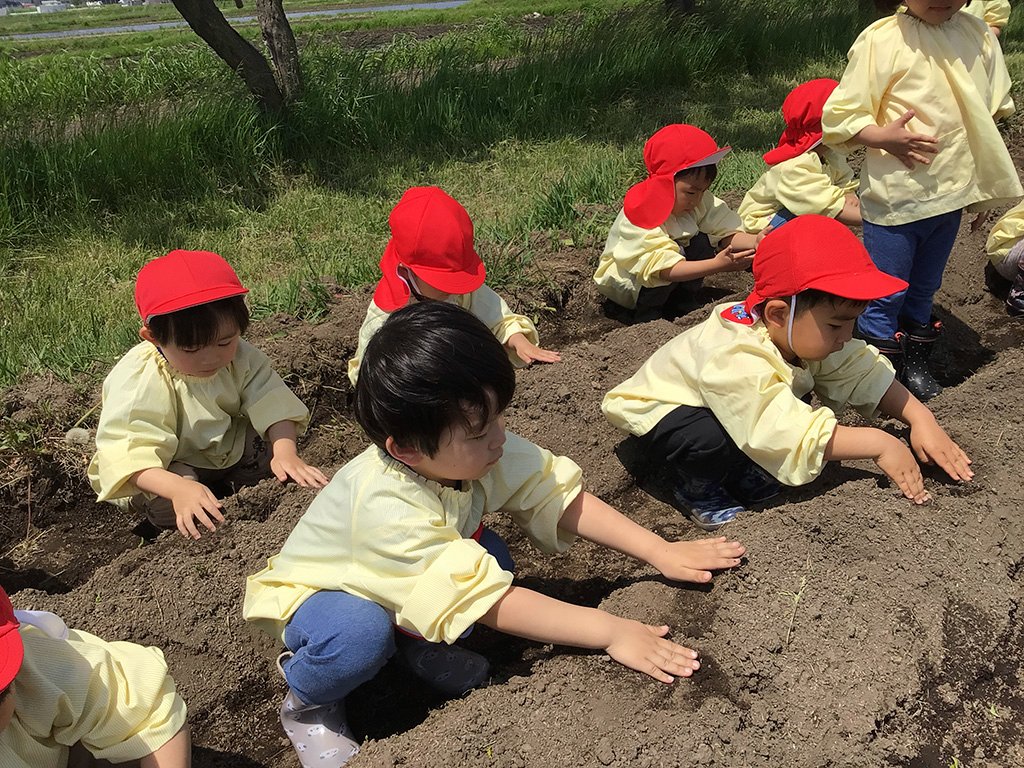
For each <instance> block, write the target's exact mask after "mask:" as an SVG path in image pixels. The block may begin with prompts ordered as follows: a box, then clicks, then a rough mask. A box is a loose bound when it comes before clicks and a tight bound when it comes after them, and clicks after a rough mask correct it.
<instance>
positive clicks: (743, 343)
mask: <svg viewBox="0 0 1024 768" xmlns="http://www.w3.org/2000/svg"><path fill="white" fill-rule="evenodd" d="M904 288H906V283H905V282H904V281H903V280H900V279H899V278H895V277H891V276H889V275H886V274H884V273H882V272H880V271H879V270H878V269H877V268H875V266H874V265H873V264H872V263H871V259H870V258H869V257H868V254H867V251H865V249H864V246H863V245H861V243H860V241H859V240H857V238H856V237H855V236H854V235H853V233H852V232H851V231H850V230H849V229H847V228H846V227H845V226H843V225H842V224H840V223H839V222H838V221H836V220H835V219H830V218H826V217H824V216H815V215H807V216H798V217H797V218H795V219H793V220H792V221H790V222H789V223H787V224H786V225H785V226H784V227H782V228H781V229H779V230H778V231H774V232H772V233H770V234H769V235H768V236H767V237H765V238H764V240H763V241H762V243H761V246H760V248H759V249H758V256H757V259H756V260H755V262H754V290H753V291H752V292H751V293H750V295H749V296H748V297H747V300H746V301H745V302H743V303H741V304H723V305H720V306H718V307H716V308H715V309H714V311H713V312H712V313H711V316H710V317H709V318H708V319H707V320H706V321H704V322H703V323H702V324H701V325H699V326H697V327H695V328H691V329H690V330H688V331H685V332H683V333H681V334H680V335H679V336H677V337H676V338H675V339H673V340H672V341H670V342H668V343H667V344H665V345H664V346H663V347H662V348H661V349H659V350H658V351H657V352H655V353H654V354H653V355H652V356H651V357H650V359H649V360H648V361H647V362H646V363H644V365H643V367H642V368H641V369H640V370H639V371H638V372H637V373H636V374H635V375H634V376H633V377H632V378H630V379H628V380H627V381H625V382H624V383H622V384H620V385H619V386H618V387H616V388H615V389H613V390H612V391H611V392H609V393H608V394H607V395H606V396H605V398H604V402H603V403H602V405H601V408H602V410H603V411H604V413H605V415H606V416H607V417H608V418H609V420H610V421H611V422H612V423H613V424H615V425H616V426H617V427H619V428H621V429H624V430H626V431H628V432H630V433H632V434H634V435H636V436H638V437H640V438H641V440H642V442H643V443H644V444H645V447H646V448H647V450H648V453H649V456H650V458H651V461H652V462H653V463H655V464H657V465H661V466H664V467H665V468H666V469H667V470H668V471H669V473H670V475H671V476H672V480H673V483H674V493H675V496H676V500H677V501H678V502H679V503H680V505H681V506H684V507H686V508H687V509H688V510H689V515H690V517H691V519H692V520H693V521H694V523H695V524H696V525H697V526H698V527H700V528H703V529H705V530H714V529H716V528H719V527H720V526H722V525H724V524H725V523H728V522H730V521H731V520H733V519H734V518H735V517H736V515H737V513H739V512H741V511H743V508H744V505H747V504H756V503H759V502H762V501H766V500H767V499H769V498H771V497H772V496H774V495H776V494H777V493H779V491H780V490H781V489H780V486H779V483H784V484H786V485H793V486H796V485H804V484H805V483H809V482H811V481H812V480H813V479H814V478H815V477H817V476H818V474H819V473H820V472H821V470H822V468H823V467H824V465H825V462H827V461H835V460H841V459H873V460H874V461H875V463H876V464H877V465H878V466H879V468H881V469H882V471H884V472H885V473H886V474H887V475H888V476H889V477H890V478H891V479H892V480H893V482H895V483H896V485H897V486H899V489H900V490H901V491H902V492H903V494H904V495H905V496H906V497H907V498H908V499H912V500H913V501H914V502H916V503H918V504H923V503H924V502H926V501H928V500H929V499H930V495H929V494H928V492H927V491H926V490H925V488H924V481H923V478H922V476H921V469H920V467H919V466H918V464H917V461H916V460H915V458H914V457H915V454H916V456H917V458H918V459H920V460H921V461H923V462H925V463H932V462H934V463H936V464H938V465H939V466H940V467H942V469H944V470H945V471H946V472H947V473H948V474H949V476H950V477H951V478H953V479H954V480H970V479H971V478H972V477H973V476H974V473H973V472H972V471H971V469H970V466H969V465H970V463H971V461H970V459H968V458H967V456H966V455H965V454H964V452H963V451H962V450H961V449H960V447H959V446H958V445H957V444H956V443H954V442H953V441H952V440H951V439H950V438H949V436H948V435H947V434H946V433H945V432H944V431H943V430H942V428H941V427H940V426H939V425H938V423H937V422H936V421H935V417H934V416H933V415H932V413H931V411H929V410H928V408H927V407H925V406H924V405H922V403H921V402H920V401H919V400H917V399H916V398H915V397H914V396H913V395H911V394H910V392H908V391H907V389H906V388H905V387H904V386H903V385H902V384H900V383H899V382H897V381H895V374H894V371H893V368H892V365H890V363H889V362H888V360H886V359H885V358H884V357H882V356H881V355H880V354H879V352H878V350H877V349H875V348H874V347H871V346H868V345H867V344H866V343H865V342H863V341H861V340H860V339H852V334H853V327H854V324H855V323H856V321H857V318H858V317H859V316H860V313H861V312H863V311H864V308H865V307H866V306H867V303H868V302H869V301H871V300H874V299H877V298H879V297H883V296H888V295H889V294H891V293H895V292H896V291H900V290H903V289H904ZM812 391H813V392H814V393H815V394H816V395H817V396H818V398H819V399H820V400H821V401H822V402H823V403H824V405H823V406H821V407H818V408H814V407H812V406H811V405H809V401H810V394H811V392H812ZM845 407H852V408H855V409H856V410H858V411H859V412H860V413H861V414H863V415H864V416H865V417H870V416H873V415H874V414H875V413H877V412H879V411H880V412H881V413H883V414H885V415H887V416H891V417H893V418H896V419H899V420H900V421H902V422H903V423H905V424H908V425H909V426H910V445H911V447H912V448H913V451H911V450H910V449H909V448H907V446H906V445H905V444H904V443H903V442H901V441H900V440H899V439H898V438H896V437H894V436H893V435H890V434H889V433H887V432H884V431H882V430H881V429H877V428H874V427H847V426H842V425H840V424H839V423H838V422H837V420H836V415H835V414H836V412H837V411H839V410H840V409H842V408H845Z"/></svg>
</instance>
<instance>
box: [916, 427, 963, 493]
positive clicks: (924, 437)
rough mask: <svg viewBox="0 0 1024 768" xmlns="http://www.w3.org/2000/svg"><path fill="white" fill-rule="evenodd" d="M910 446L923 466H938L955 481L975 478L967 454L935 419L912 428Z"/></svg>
mask: <svg viewBox="0 0 1024 768" xmlns="http://www.w3.org/2000/svg"><path fill="white" fill-rule="evenodd" d="M910 445H911V446H912V447H913V449H914V453H916V454H917V458H918V459H919V460H920V461H921V463H922V464H938V465H939V466H940V467H942V469H943V470H945V472H946V474H947V475H949V476H950V477H951V478H952V479H953V480H964V481H966V480H971V479H972V478H973V477H974V471H973V470H972V469H971V467H970V464H971V460H970V459H969V458H968V457H967V454H966V453H964V452H963V449H961V448H960V446H959V445H957V444H956V443H954V442H953V440H952V439H951V438H950V436H949V435H947V434H946V431H945V430H944V429H943V428H942V427H940V426H939V424H938V422H937V421H935V420H934V419H932V420H931V421H930V422H924V423H917V424H915V425H914V426H913V427H911V429H910Z"/></svg>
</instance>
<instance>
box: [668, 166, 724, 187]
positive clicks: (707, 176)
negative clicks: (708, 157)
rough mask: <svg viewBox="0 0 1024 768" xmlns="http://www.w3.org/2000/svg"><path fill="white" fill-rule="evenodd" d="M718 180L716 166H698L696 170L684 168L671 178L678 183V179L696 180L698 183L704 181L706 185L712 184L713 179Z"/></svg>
mask: <svg viewBox="0 0 1024 768" xmlns="http://www.w3.org/2000/svg"><path fill="white" fill-rule="evenodd" d="M717 178H718V166H717V165H698V166H697V167H696V168H684V169H683V170H681V171H679V172H678V173H677V174H676V175H675V176H673V177H672V180H673V181H679V180H680V179H697V180H699V181H704V180H706V181H707V183H708V184H709V185H710V184H713V183H714V181H715V179H717Z"/></svg>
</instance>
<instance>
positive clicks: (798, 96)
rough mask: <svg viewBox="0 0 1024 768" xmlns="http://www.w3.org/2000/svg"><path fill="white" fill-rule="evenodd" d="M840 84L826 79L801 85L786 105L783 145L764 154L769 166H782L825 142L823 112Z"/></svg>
mask: <svg viewBox="0 0 1024 768" xmlns="http://www.w3.org/2000/svg"><path fill="white" fill-rule="evenodd" d="M838 85H839V83H838V82H836V81H835V80H830V79H829V78H827V77H822V78H820V79H818V80H810V81H808V82H806V83H804V84H803V85H798V86H797V87H796V88H794V89H793V90H792V91H790V92H789V95H788V96H787V97H786V100H785V101H784V102H782V119H783V120H785V121H786V130H785V131H783V132H782V136H781V137H780V138H779V145H778V146H777V147H776V148H775V149H772V150H769V151H768V152H765V153H764V161H765V162H766V163H768V165H778V164H779V163H781V162H782V161H783V160H790V159H792V158H794V157H796V156H797V155H802V154H803V153H804V152H806V151H807V150H808V149H810V148H811V147H814V146H816V145H817V144H818V143H819V142H820V141H821V112H822V110H823V109H824V108H825V102H826V101H828V97H829V96H831V95H832V91H834V90H835V89H836V87H837V86H838Z"/></svg>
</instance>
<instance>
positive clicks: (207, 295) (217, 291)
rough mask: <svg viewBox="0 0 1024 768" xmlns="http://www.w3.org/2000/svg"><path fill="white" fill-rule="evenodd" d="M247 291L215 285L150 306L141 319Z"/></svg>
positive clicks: (242, 293)
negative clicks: (156, 305)
mask: <svg viewBox="0 0 1024 768" xmlns="http://www.w3.org/2000/svg"><path fill="white" fill-rule="evenodd" d="M248 292H249V289H248V288H239V287H238V286H237V285H230V286H225V285H217V286H214V287H212V288H207V289H206V290H203V291H199V292H198V293H194V294H192V295H191V296H187V297H183V298H179V299H175V300H174V301H169V302H166V303H164V304H161V305H160V306H158V307H151V308H150V311H149V313H148V314H146V316H145V317H144V318H143V319H144V320H145V321H146V322H147V323H148V322H149V321H150V320H152V319H153V318H154V317H159V316H160V315H169V314H170V313H171V312H180V311H181V310H183V309H190V308H191V307H198V306H199V305H200V304H209V303H210V302H212V301H220V300H221V299H230V298H232V297H234V296H244V295H245V294H247V293H248Z"/></svg>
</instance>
